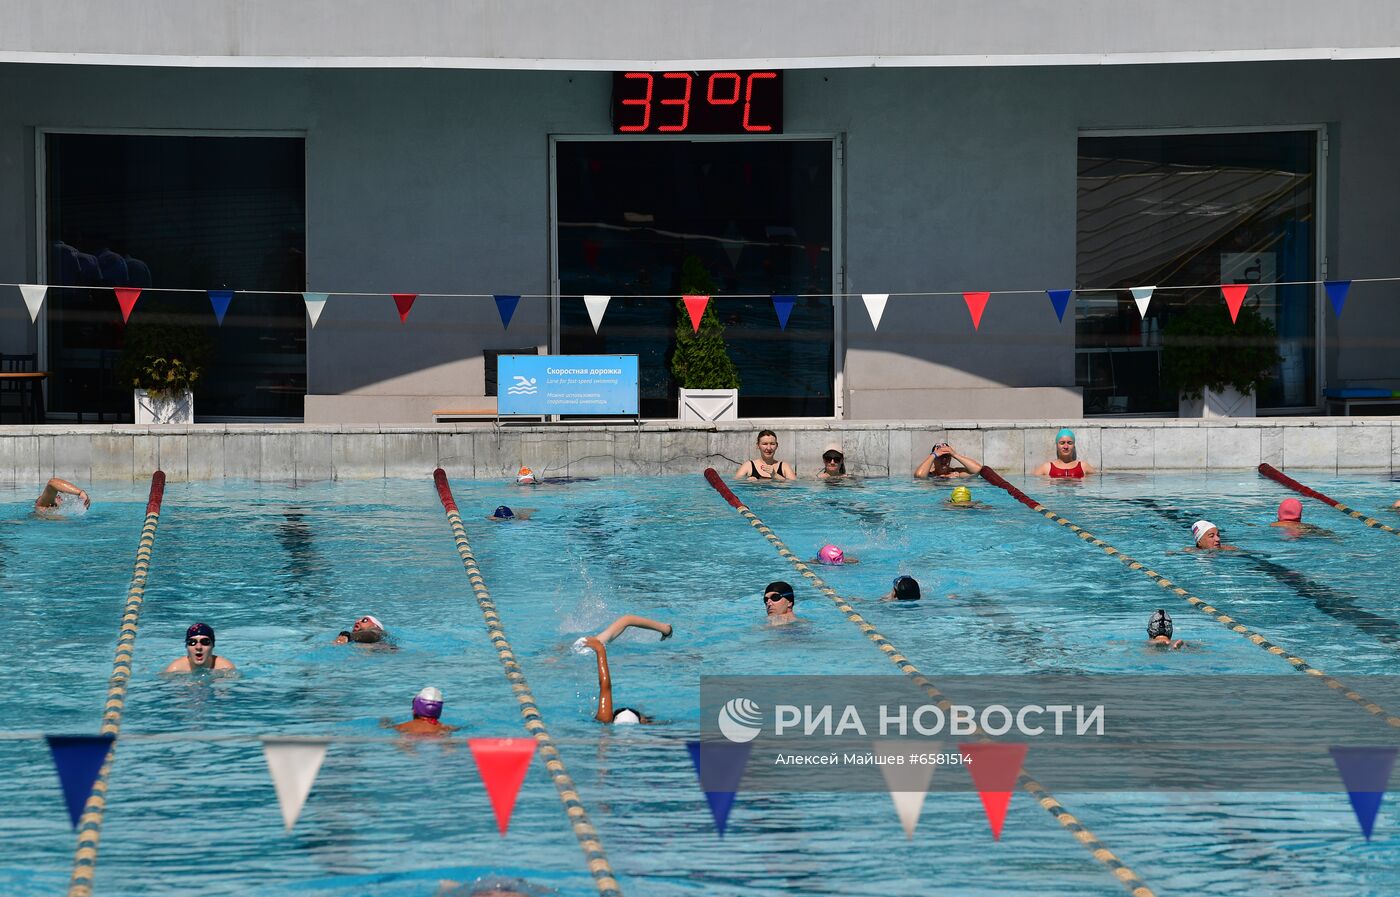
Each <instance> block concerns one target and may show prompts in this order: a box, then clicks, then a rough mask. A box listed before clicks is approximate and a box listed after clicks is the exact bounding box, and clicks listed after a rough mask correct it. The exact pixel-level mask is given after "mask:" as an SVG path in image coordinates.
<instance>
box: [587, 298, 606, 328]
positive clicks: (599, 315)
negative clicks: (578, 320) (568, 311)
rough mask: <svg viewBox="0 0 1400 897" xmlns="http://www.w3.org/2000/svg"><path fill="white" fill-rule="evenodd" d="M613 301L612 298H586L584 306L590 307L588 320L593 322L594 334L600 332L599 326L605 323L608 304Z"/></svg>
mask: <svg viewBox="0 0 1400 897" xmlns="http://www.w3.org/2000/svg"><path fill="white" fill-rule="evenodd" d="M611 301H612V297H611V296H584V297H583V304H584V305H586V306H588V320H590V321H592V322H593V332H594V333H597V332H598V325H599V324H602V323H603V313H604V312H606V311H607V310H608V303H609V302H611Z"/></svg>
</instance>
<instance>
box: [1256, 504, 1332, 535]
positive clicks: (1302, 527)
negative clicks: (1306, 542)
mask: <svg viewBox="0 0 1400 897" xmlns="http://www.w3.org/2000/svg"><path fill="white" fill-rule="evenodd" d="M1269 526H1277V527H1279V528H1281V529H1283V530H1284V531H1285V532H1287V533H1288V534H1289V535H1293V536H1303V535H1328V536H1331V535H1334V534H1333V533H1332V532H1330V531H1329V530H1325V529H1323V528H1322V527H1320V526H1313V525H1312V524H1311V523H1304V522H1303V503H1302V502H1300V501H1299V500H1298V499H1296V498H1285V499H1284V500H1283V501H1281V502H1279V504H1278V519H1277V520H1275V521H1274V522H1273V523H1271V524H1269Z"/></svg>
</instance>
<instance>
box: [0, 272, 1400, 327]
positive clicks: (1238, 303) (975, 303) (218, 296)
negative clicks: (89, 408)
mask: <svg viewBox="0 0 1400 897" xmlns="http://www.w3.org/2000/svg"><path fill="white" fill-rule="evenodd" d="M1370 280H1377V281H1379V280H1385V281H1389V280H1400V278H1371V279H1370ZM1310 282H1311V281H1297V282H1294V283H1295V284H1297V283H1310ZM1368 282H1369V281H1368ZM1321 283H1322V285H1323V288H1324V289H1325V290H1326V293H1327V299H1328V301H1329V302H1330V303H1331V304H1332V310H1333V311H1334V312H1335V313H1336V315H1337V317H1341V315H1342V307H1343V306H1344V305H1346V301H1347V292H1348V291H1349V290H1350V289H1351V285H1352V281H1350V280H1325V281H1321ZM8 286H15V287H18V288H19V292H20V296H21V297H22V298H23V299H24V304H25V307H26V308H28V309H29V320H30V322H31V323H33V322H35V321H37V320H38V318H39V310H40V308H41V307H42V306H43V304H44V299H45V297H46V296H47V295H48V290H49V286H48V285H46V284H32V283H20V284H8ZM1271 286H1277V284H1267V283H1265V284H1244V283H1237V284H1221V285H1220V293H1221V296H1222V298H1224V300H1225V307H1226V308H1227V309H1229V312H1230V320H1231V321H1232V322H1233V321H1236V320H1237V319H1238V318H1239V314H1240V308H1241V307H1242V306H1243V305H1244V300H1245V297H1246V294H1247V293H1248V291H1249V289H1250V288H1251V287H1254V288H1261V287H1271ZM61 289H66V287H61ZM82 289H111V290H112V292H113V294H114V295H115V297H116V300H117V307H118V308H119V309H120V310H121V314H122V323H123V324H125V323H127V322H128V321H129V320H130V319H131V313H132V310H133V309H135V307H136V303H137V300H139V299H140V298H141V288H140V287H110V288H106V287H82ZM1158 289H1159V288H1158V287H1156V286H1141V287H1130V288H1129V290H1128V292H1129V293H1130V294H1131V295H1132V297H1133V302H1134V303H1135V304H1136V305H1137V309H1138V314H1139V315H1141V316H1142V317H1143V318H1146V317H1147V309H1148V307H1149V306H1150V305H1151V304H1152V297H1153V295H1154V294H1155V293H1156V291H1157V290H1158ZM1161 289H1199V287H1162V288H1161ZM178 292H198V291H189V290H181V291H178ZM205 292H207V294H208V296H209V304H210V306H211V307H212V308H213V310H214V317H215V319H216V320H217V321H218V323H219V326H223V323H224V316H225V315H226V314H228V310H229V306H230V305H231V304H232V303H233V299H234V296H235V295H236V294H237V293H238V292H240V291H238V290H207V291H205ZM251 292H259V293H260V292H264V291H256V290H255V291H251ZM1005 292H1007V293H1008V294H1013V295H1015V294H1022V293H1024V292H1025V291H1024V290H1008V291H1005ZM1075 292H1076V291H1075V290H1070V289H1061V290H1046V291H1045V294H1046V295H1047V296H1048V297H1049V298H1050V307H1051V308H1052V309H1053V310H1054V312H1055V317H1056V318H1057V319H1058V320H1059V321H1060V322H1061V323H1064V320H1065V310H1066V309H1067V308H1068V307H1069V302H1070V298H1071V296H1072V295H1073V294H1074V293H1075ZM1078 292H1095V293H1100V292H1108V291H1106V290H1079V291H1078ZM332 295H333V294H331V293H311V292H303V293H302V294H301V296H302V299H303V300H304V301H305V303H306V314H307V316H308V317H309V318H310V319H311V326H312V328H315V326H316V324H317V322H318V321H320V320H321V313H322V312H323V311H325V308H326V303H327V302H328V301H329V300H330V297H331V296H332ZM341 295H354V296H362V295H376V294H363V293H347V294H341ZM388 295H389V296H390V297H391V298H392V299H393V300H394V307H395V308H396V309H397V310H398V313H399V323H401V324H402V323H406V322H407V321H408V314H409V312H410V311H411V310H412V309H413V303H414V301H415V300H417V299H418V297H419V295H420V294H418V293H389V294H388ZM432 295H434V296H439V297H451V298H470V297H472V296H475V295H476V294H470V293H434V294H432ZM823 295H830V294H823ZM859 295H860V298H861V300H862V302H864V304H865V311H866V313H867V314H868V315H869V316H870V324H871V326H872V327H874V328H875V329H876V330H879V329H880V319H881V318H882V317H883V315H884V313H885V306H886V305H887V303H888V302H889V298H890V296H891V295H901V296H941V295H945V294H943V293H903V294H890V293H860V294H859ZM993 295H995V293H994V292H992V291H979V292H965V293H963V294H962V298H963V302H964V304H965V305H966V306H967V313H968V316H969V317H970V318H971V319H972V329H973V330H979V331H980V330H981V329H982V314H983V312H985V311H986V310H987V305H988V303H989V302H990V301H991V297H992V296H993ZM491 298H492V299H494V300H495V303H496V311H497V313H498V314H499V315H500V318H501V328H502V329H504V330H508V329H510V322H511V319H512V318H514V317H515V310H516V307H517V306H518V305H519V304H520V300H521V298H522V296H521V295H520V294H514V295H505V294H493V295H492V297H491ZM543 298H547V297H543ZM565 298H575V297H565ZM579 298H582V299H583V304H584V307H585V308H586V309H587V311H588V319H589V321H590V322H591V323H592V324H593V332H594V333H597V332H598V329H599V328H600V327H601V326H602V324H603V316H604V315H605V314H606V313H607V310H608V303H610V302H611V301H612V299H613V297H612V296H603V295H592V294H590V295H586V296H582V297H579ZM629 298H635V297H629ZM649 298H659V299H677V298H679V299H681V300H682V301H683V302H684V304H685V309H686V313H687V315H689V317H690V323H691V326H692V327H693V328H694V329H695V331H696V332H697V333H698V332H699V330H700V321H701V320H702V319H703V318H704V316H705V309H706V307H707V306H708V305H709V302H710V299H711V298H712V297H710V296H706V295H699V294H692V295H683V296H654V297H649ZM769 298H770V299H771V300H772V303H773V311H774V313H775V314H776V315H777V318H778V327H779V328H780V329H782V330H786V329H787V325H788V319H789V317H790V316H791V315H792V310H793V308H794V307H795V306H796V304H797V299H798V297H797V296H796V295H788V294H784V295H774V296H771V297H769ZM832 298H835V296H834V295H833V296H832Z"/></svg>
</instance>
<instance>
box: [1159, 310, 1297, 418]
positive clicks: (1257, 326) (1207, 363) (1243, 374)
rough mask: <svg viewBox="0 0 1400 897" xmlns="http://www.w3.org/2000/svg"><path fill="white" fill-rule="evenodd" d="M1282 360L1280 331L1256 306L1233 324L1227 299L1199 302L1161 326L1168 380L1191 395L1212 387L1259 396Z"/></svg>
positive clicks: (1196, 395)
mask: <svg viewBox="0 0 1400 897" xmlns="http://www.w3.org/2000/svg"><path fill="white" fill-rule="evenodd" d="M1282 360H1283V359H1282V357H1281V356H1280V355H1279V354H1278V331H1277V330H1275V329H1274V325H1273V322H1271V321H1270V320H1269V319H1268V318H1265V317H1264V316H1263V315H1261V314H1260V313H1259V309H1258V308H1256V307H1254V306H1252V305H1246V306H1243V307H1241V308H1240V315H1239V319H1238V320H1236V321H1235V322H1234V323H1231V322H1230V311H1229V309H1228V308H1226V307H1225V305H1224V303H1222V302H1219V301H1215V302H1199V303H1195V304H1192V305H1188V306H1187V307H1186V308H1185V310H1184V311H1181V312H1178V313H1176V314H1173V315H1172V318H1171V320H1170V321H1169V322H1168V323H1167V326H1166V327H1165V328H1163V330H1162V374H1163V378H1164V379H1165V380H1166V382H1167V384H1168V385H1169V386H1172V387H1174V388H1175V389H1178V390H1180V391H1181V393H1182V394H1183V395H1185V396H1186V397H1187V398H1191V399H1199V398H1201V393H1202V390H1203V389H1205V388H1207V387H1208V388H1210V389H1211V390H1212V391H1214V392H1220V391H1222V390H1223V389H1224V388H1225V387H1227V386H1232V387H1234V388H1235V389H1237V390H1239V392H1241V393H1243V394H1244V395H1249V394H1250V393H1255V394H1257V393H1258V390H1259V387H1260V386H1261V385H1262V384H1263V383H1264V382H1265V381H1266V380H1268V379H1269V378H1270V377H1271V376H1272V372H1273V369H1274V366H1275V365H1277V364H1278V363H1279V362H1280V361H1282Z"/></svg>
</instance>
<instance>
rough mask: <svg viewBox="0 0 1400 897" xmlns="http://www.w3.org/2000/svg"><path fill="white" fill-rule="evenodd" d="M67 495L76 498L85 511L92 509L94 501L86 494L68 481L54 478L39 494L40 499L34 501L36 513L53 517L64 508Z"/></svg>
mask: <svg viewBox="0 0 1400 897" xmlns="http://www.w3.org/2000/svg"><path fill="white" fill-rule="evenodd" d="M65 495H73V496H76V497H77V498H78V500H79V501H81V502H82V503H83V507H84V508H85V509H86V508H90V507H92V499H91V498H89V497H88V494H87V493H86V492H84V491H83V490H82V489H79V488H78V487H77V486H74V485H73V484H72V483H70V482H68V481H67V480H64V479H59V478H58V477H54V478H53V479H51V480H49V482H48V484H47V485H46V486H44V491H43V492H40V493H39V497H38V498H36V499H34V511H35V513H37V514H43V515H44V516H46V517H47V516H52V515H53V514H54V513H55V512H57V511H58V510H59V508H60V507H62V505H63V502H64V498H63V496H65Z"/></svg>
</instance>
